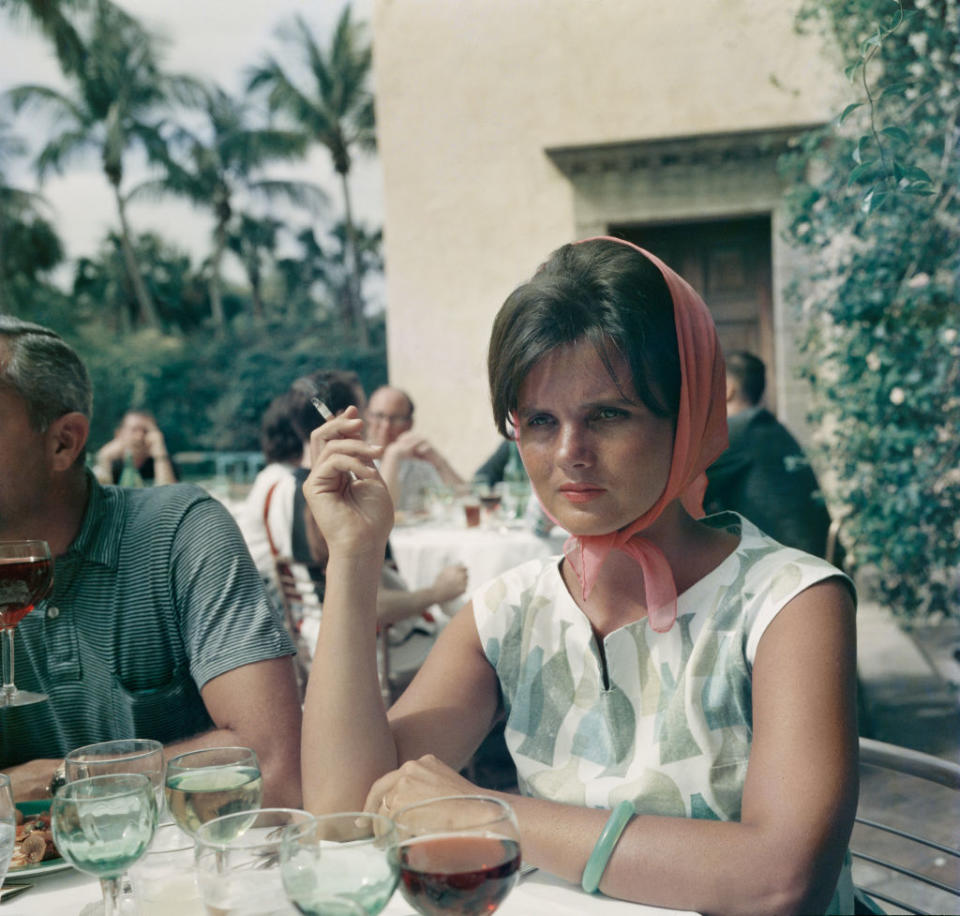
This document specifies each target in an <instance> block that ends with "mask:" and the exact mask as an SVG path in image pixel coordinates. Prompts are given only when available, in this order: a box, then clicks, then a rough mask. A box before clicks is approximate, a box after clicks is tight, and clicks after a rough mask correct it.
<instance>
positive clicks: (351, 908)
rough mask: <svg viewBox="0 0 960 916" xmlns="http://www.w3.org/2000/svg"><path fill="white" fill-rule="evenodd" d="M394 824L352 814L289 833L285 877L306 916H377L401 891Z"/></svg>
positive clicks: (315, 820)
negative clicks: (392, 851)
mask: <svg viewBox="0 0 960 916" xmlns="http://www.w3.org/2000/svg"><path fill="white" fill-rule="evenodd" d="M393 845H394V827H393V822H392V821H391V820H390V819H389V818H387V817H384V816H383V815H382V814H367V813H365V812H359V811H348V812H343V813H340V814H325V815H322V816H316V817H311V818H309V819H308V820H305V821H303V822H302V823H300V824H296V825H294V826H291V827H288V828H287V829H286V830H285V831H284V836H283V841H282V843H281V844H280V875H281V877H282V879H283V887H284V889H285V890H286V892H287V896H288V897H289V898H290V900H291V901H292V902H293V903H294V905H295V906H296V907H297V910H299V912H301V913H304V914H305V916H376V914H377V913H379V912H380V911H381V910H383V908H384V907H385V906H386V905H387V903H388V902H389V901H390V897H391V896H392V895H393V892H394V890H395V889H396V887H397V879H398V877H399V874H398V872H397V863H396V860H395V859H394V858H393V857H392V856H389V855H388V854H387V853H388V851H389V850H390V849H391V847H392V846H393Z"/></svg>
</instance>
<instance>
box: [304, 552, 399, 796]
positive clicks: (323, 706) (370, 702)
mask: <svg viewBox="0 0 960 916" xmlns="http://www.w3.org/2000/svg"><path fill="white" fill-rule="evenodd" d="M382 558H383V551H382V549H381V550H380V553H379V554H377V551H376V549H373V550H371V551H369V552H368V553H366V554H363V555H356V556H351V557H345V558H341V557H338V556H337V555H336V554H331V557H330V562H329V564H328V565H327V591H326V595H325V598H324V605H323V621H322V623H321V626H320V636H319V638H318V640H317V649H316V652H315V654H314V657H313V663H312V667H311V672H310V681H309V684H308V686H307V694H306V699H305V703H304V710H303V735H304V741H303V748H302V755H301V759H302V770H303V799H304V806H305V807H306V808H307V809H308V810H310V811H316V812H322V811H344V810H360V809H361V808H362V807H363V803H364V800H365V799H366V795H367V791H368V790H369V788H370V786H371V785H372V784H373V782H374V780H376V779H377V778H378V777H380V776H382V775H383V774H384V773H385V772H387V771H389V770H391V769H393V768H395V767H396V765H397V751H396V746H395V744H394V741H393V736H392V735H391V733H390V728H389V725H388V724H387V717H386V712H385V710H384V708H383V700H382V698H381V695H380V685H379V681H378V678H377V662H376V602H377V586H378V583H379V580H380V565H381V563H382Z"/></svg>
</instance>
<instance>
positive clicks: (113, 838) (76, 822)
mask: <svg viewBox="0 0 960 916" xmlns="http://www.w3.org/2000/svg"><path fill="white" fill-rule="evenodd" d="M50 819H51V826H52V830H53V841H54V843H56V846H57V849H58V850H59V851H60V855H62V856H63V857H64V858H65V859H66V860H67V861H68V862H69V863H70V864H71V865H72V866H73V867H74V868H76V869H78V870H79V871H82V872H85V873H86V874H88V875H93V876H94V877H97V878H99V879H100V887H101V889H102V891H103V912H104V914H105V916H117V914H119V913H120V903H121V898H122V894H121V892H122V889H123V887H124V884H125V881H124V879H125V873H126V870H127V868H129V867H130V866H131V865H132V864H133V863H134V862H136V861H137V859H139V858H140V857H141V856H142V855H143V854H144V853H145V852H146V851H147V848H148V847H149V846H150V841H151V840H152V839H153V834H154V832H155V831H156V829H157V798H156V795H154V792H153V786H152V785H151V784H150V780H149V779H148V778H147V777H146V776H144V775H143V774H142V773H115V774H112V775H109V776H91V777H90V778H89V779H79V780H77V781H76V782H68V783H66V784H65V785H63V786H61V787H60V788H59V789H57V794H56V795H55V796H54V798H53V802H52V804H51V806H50Z"/></svg>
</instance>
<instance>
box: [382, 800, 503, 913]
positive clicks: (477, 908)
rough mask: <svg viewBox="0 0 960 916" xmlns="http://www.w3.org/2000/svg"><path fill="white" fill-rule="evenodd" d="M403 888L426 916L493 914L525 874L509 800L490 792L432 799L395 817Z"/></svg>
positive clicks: (396, 854) (396, 855) (396, 856)
mask: <svg viewBox="0 0 960 916" xmlns="http://www.w3.org/2000/svg"><path fill="white" fill-rule="evenodd" d="M393 821H394V825H395V827H396V841H395V842H396V845H395V846H394V847H393V849H392V850H391V855H392V856H393V857H394V859H395V860H396V862H397V865H398V867H399V869H400V892H401V893H402V894H403V896H404V897H405V898H406V901H407V903H409V904H410V905H411V906H412V907H413V908H414V909H415V910H416V911H417V912H418V913H420V914H421V916H438V914H449V913H455V914H458V916H474V914H480V913H492V912H494V910H496V909H497V908H498V907H499V906H500V904H501V903H502V902H503V900H504V898H505V897H506V896H507V894H509V893H510V891H511V890H513V887H514V885H515V884H516V883H517V878H518V876H519V873H520V831H519V828H518V827H517V819H516V817H515V816H514V813H513V810H512V809H511V808H510V806H509V805H508V804H506V803H505V802H502V801H500V800H499V799H497V798H491V797H488V796H484V795H451V796H448V797H445V798H432V799H428V800H427V801H422V802H417V803H416V804H413V805H408V806H407V807H406V808H402V809H401V810H400V811H398V812H397V813H396V814H395V815H393Z"/></svg>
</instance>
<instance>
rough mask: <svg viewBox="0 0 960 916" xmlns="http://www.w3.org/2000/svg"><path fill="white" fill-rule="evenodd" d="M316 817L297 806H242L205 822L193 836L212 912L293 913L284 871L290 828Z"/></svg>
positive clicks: (241, 915) (233, 915) (234, 915)
mask: <svg viewBox="0 0 960 916" xmlns="http://www.w3.org/2000/svg"><path fill="white" fill-rule="evenodd" d="M311 820H313V815H311V814H308V813H307V812H306V811H299V810H297V809H296V808H262V809H260V810H258V811H238V812H236V813H234V814H228V815H226V816H225V817H217V818H214V819H213V820H210V821H207V823H205V824H201V825H200V827H199V828H198V829H197V832H196V834H195V836H194V840H195V843H196V845H195V847H194V872H195V874H196V877H197V884H198V885H199V886H200V896H201V897H203V902H204V904H205V905H206V907H207V911H208V912H210V913H229V914H230V916H288V914H295V913H296V912H297V911H296V910H295V909H294V908H293V906H291V904H290V903H289V902H288V900H287V895H286V894H285V893H284V889H283V879H282V877H281V872H280V848H281V845H282V842H283V837H284V835H285V833H286V828H288V827H296V826H299V825H301V824H303V823H305V822H308V821H311Z"/></svg>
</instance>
